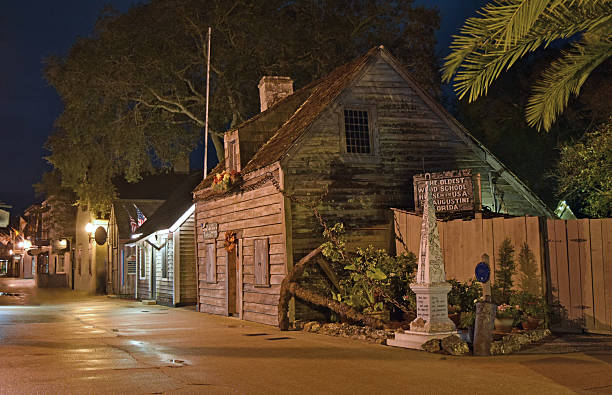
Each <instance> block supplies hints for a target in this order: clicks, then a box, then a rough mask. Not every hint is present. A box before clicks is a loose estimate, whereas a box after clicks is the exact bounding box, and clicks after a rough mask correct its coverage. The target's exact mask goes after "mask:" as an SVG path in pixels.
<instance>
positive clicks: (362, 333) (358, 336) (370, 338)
mask: <svg viewBox="0 0 612 395" xmlns="http://www.w3.org/2000/svg"><path fill="white" fill-rule="evenodd" d="M296 324H297V325H296V328H295V329H298V330H302V331H304V332H310V333H318V334H321V335H328V336H336V337H345V338H348V339H353V340H362V341H367V342H368V343H375V344H383V345H384V344H386V343H387V339H392V338H393V337H394V336H395V331H393V330H389V329H373V328H370V327H367V326H357V325H350V324H343V323H334V322H332V323H321V322H318V321H309V322H306V323H304V324H301V323H296Z"/></svg>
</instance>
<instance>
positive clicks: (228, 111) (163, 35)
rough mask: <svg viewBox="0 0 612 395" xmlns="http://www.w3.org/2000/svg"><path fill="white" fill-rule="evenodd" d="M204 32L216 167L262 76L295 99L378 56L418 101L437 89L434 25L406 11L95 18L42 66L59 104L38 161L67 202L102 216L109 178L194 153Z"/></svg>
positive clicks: (304, 7)
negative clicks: (52, 173)
mask: <svg viewBox="0 0 612 395" xmlns="http://www.w3.org/2000/svg"><path fill="white" fill-rule="evenodd" d="M208 26H211V27H212V32H213V33H212V56H211V73H212V75H211V103H210V128H211V135H212V140H213V142H214V144H215V147H216V148H217V155H218V156H219V159H221V155H222V150H221V149H219V148H220V144H221V141H222V140H221V138H222V131H224V130H226V129H227V128H228V127H231V126H234V125H236V124H238V123H239V122H241V121H244V120H246V119H248V118H249V117H250V116H252V115H254V114H255V113H256V112H257V108H258V98H259V95H258V93H257V83H258V81H259V79H260V78H261V77H262V76H264V75H288V76H290V77H292V78H293V79H294V81H295V85H296V87H298V88H299V87H300V86H303V85H305V84H307V83H309V82H311V81H312V80H314V79H316V78H319V77H321V76H322V75H324V74H325V73H327V72H329V71H330V70H331V69H332V68H334V67H335V66H338V65H339V64H342V63H344V62H346V61H348V60H349V59H351V58H354V57H356V56H359V55H360V54H362V53H364V52H365V51H366V50H367V49H369V48H370V47H373V46H375V45H379V44H383V45H385V46H387V47H388V48H389V49H390V50H391V51H392V52H393V53H394V54H395V55H396V56H398V57H399V58H400V59H401V60H402V61H403V62H404V63H405V64H406V65H407V67H408V68H409V69H410V70H412V71H413V73H414V75H415V77H416V78H417V80H419V81H420V82H421V83H422V84H423V85H424V86H425V87H426V88H427V89H429V90H430V91H432V92H434V93H436V92H437V89H438V78H437V73H436V70H435V56H434V45H435V39H434V32H435V30H436V29H437V27H438V15H437V12H436V11H434V10H430V9H426V8H423V7H414V6H413V5H412V1H403V2H397V1H392V0H375V1H368V0H353V1H348V2H347V1H341V0H323V1H315V0H297V1H292V2H286V1H280V0H268V1H265V2H264V1H258V2H251V1H246V0H236V1H225V0H153V1H151V2H150V3H148V4H141V5H137V6H135V7H134V8H132V9H131V10H130V11H128V12H127V13H126V14H117V13H115V12H113V11H112V10H107V11H106V12H105V13H104V14H103V15H102V16H101V18H100V19H99V22H98V23H97V25H96V28H95V31H94V34H93V35H92V36H91V37H88V38H81V39H79V40H78V41H77V42H76V43H75V44H74V46H73V47H72V48H71V50H70V52H69V53H68V54H67V55H66V56H64V57H51V58H49V59H48V60H47V67H46V76H47V79H48V81H49V82H50V83H51V85H53V86H54V87H55V88H56V89H57V91H58V93H59V94H60V96H61V98H62V100H63V102H64V111H63V113H62V114H61V116H60V117H59V118H58V119H57V121H56V125H55V126H56V130H55V132H54V133H53V134H52V136H51V137H50V139H49V141H48V143H47V147H48V149H49V150H50V151H51V155H50V156H49V158H48V159H49V161H50V162H51V163H52V164H53V165H54V167H55V168H56V169H58V170H59V171H60V172H61V174H62V181H63V182H64V185H66V186H68V187H70V188H72V189H73V190H74V191H75V192H76V193H77V195H78V198H79V200H81V201H89V203H90V206H91V207H92V208H94V209H98V208H100V207H103V206H105V205H108V203H109V202H110V200H111V199H112V198H113V195H114V188H113V185H112V180H113V178H115V177H117V176H124V177H125V178H127V179H128V180H130V181H136V180H138V179H139V177H140V174H142V173H143V172H146V171H151V170H153V169H154V168H160V167H169V166H170V165H172V164H173V163H174V162H175V161H176V160H177V159H178V158H180V157H181V156H185V155H187V154H188V153H189V152H190V151H191V150H192V149H193V148H194V147H195V145H196V144H197V140H198V138H199V136H200V135H201V130H202V128H203V126H204V113H205V75H206V61H207V55H206V42H207V37H206V34H207V28H208Z"/></svg>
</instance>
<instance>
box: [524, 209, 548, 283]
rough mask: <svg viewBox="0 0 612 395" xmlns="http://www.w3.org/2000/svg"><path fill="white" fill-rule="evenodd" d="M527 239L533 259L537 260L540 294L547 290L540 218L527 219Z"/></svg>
mask: <svg viewBox="0 0 612 395" xmlns="http://www.w3.org/2000/svg"><path fill="white" fill-rule="evenodd" d="M525 231H526V234H525V239H526V242H527V246H528V247H529V249H530V250H531V252H532V253H533V257H534V259H535V265H536V273H537V275H538V278H539V279H540V292H541V293H542V292H543V291H544V289H545V287H544V282H545V279H544V278H543V276H542V274H543V273H544V270H542V268H543V267H544V262H542V244H541V235H540V220H539V219H538V217H525Z"/></svg>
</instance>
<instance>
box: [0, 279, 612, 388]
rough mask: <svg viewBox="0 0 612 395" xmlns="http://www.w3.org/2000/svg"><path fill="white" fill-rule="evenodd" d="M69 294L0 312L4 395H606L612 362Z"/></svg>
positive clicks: (605, 356) (0, 376)
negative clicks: (379, 337) (405, 345)
mask: <svg viewBox="0 0 612 395" xmlns="http://www.w3.org/2000/svg"><path fill="white" fill-rule="evenodd" d="M4 285H6V284H3V283H2V282H0V291H1V290H2V289H3V286H4ZM13 288H16V289H18V288H19V287H13ZM24 289H25V288H24ZM63 291H65V290H63ZM67 292H68V294H63V295H62V299H61V302H60V303H46V304H41V305H40V306H15V305H13V306H0V348H1V350H2V353H0V393H2V394H4V393H9V394H12V393H15V394H21V393H42V394H47V393H48V394H58V393H62V394H64V393H68V394H72V393H75V394H77V393H78V394H84V393H88V394H89V393H92V394H97V393H100V394H114V393H117V394H126V393H127V394H140V393H168V394H175V393H176V394H191V393H206V394H210V393H212V394H216V393H219V394H228V393H238V394H321V393H329V394H351V395H354V394H398V393H401V394H404V393H406V394H410V393H414V394H532V393H536V394H538V395H544V394H570V393H585V394H588V393H593V394H600V393H612V361H611V360H610V356H611V354H610V352H607V353H603V354H597V355H595V354H590V353H587V352H577V353H570V354H537V353H525V354H518V355H511V356H500V357H452V356H444V355H437V354H428V353H425V352H420V351H415V350H406V349H398V348H392V347H386V346H381V345H375V344H369V343H365V342H360V341H355V340H350V339H345V338H336V337H329V336H325V335H316V334H311V333H304V332H280V331H279V330H278V329H277V328H275V327H271V326H266V325H261V324H256V323H251V322H246V321H241V320H239V319H236V318H228V317H220V316H214V315H207V314H203V313H197V312H194V311H191V310H189V309H183V308H179V309H173V308H168V307H164V306H144V305H142V304H140V303H138V302H133V301H124V300H119V299H112V298H107V297H104V296H96V297H85V296H82V295H80V296H76V295H73V296H72V297H69V296H70V294H71V293H70V291H67ZM2 298H4V297H2ZM41 300H46V301H47V302H49V301H48V300H47V299H45V298H42V299H41ZM0 303H3V299H0ZM604 351H605V350H604Z"/></svg>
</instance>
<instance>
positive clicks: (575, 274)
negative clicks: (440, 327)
mask: <svg viewBox="0 0 612 395" xmlns="http://www.w3.org/2000/svg"><path fill="white" fill-rule="evenodd" d="M394 217H395V233H396V236H397V238H396V251H397V252H398V253H400V252H403V251H405V250H408V251H412V252H414V253H415V254H418V250H419V242H420V230H421V217H420V216H418V215H415V214H413V213H409V212H406V211H403V210H397V209H395V210H394ZM438 230H439V232H440V244H441V246H442V252H443V254H444V263H445V267H446V277H447V278H455V279H457V280H460V281H465V280H468V279H473V278H474V267H475V265H476V264H477V263H478V262H480V261H481V260H482V256H483V254H487V255H488V256H489V262H490V265H491V269H492V272H493V273H492V276H491V277H492V281H495V275H494V272H495V269H496V268H497V266H498V260H499V256H498V250H499V247H500V244H501V243H502V242H503V241H504V240H505V239H510V241H511V243H512V245H513V246H514V250H515V261H518V254H519V251H520V249H521V248H522V247H523V245H524V244H526V245H527V246H528V247H529V249H530V250H531V252H532V253H533V256H534V260H535V263H536V272H537V274H536V275H537V276H538V277H539V280H540V283H541V284H542V290H543V292H544V293H545V294H546V295H547V296H548V298H549V302H550V303H551V304H552V305H555V306H557V307H558V308H557V314H556V315H557V320H556V321H555V322H554V323H553V327H554V329H558V330H567V331H572V330H582V329H584V330H587V331H591V332H599V333H610V334H612V219H597V220H589V219H584V220H569V221H564V220H552V219H544V218H538V217H512V218H492V219H484V218H482V217H479V216H477V217H476V218H475V219H473V220H460V219H459V220H452V221H446V222H442V221H438ZM520 275H521V273H520V271H519V272H518V273H517V276H516V277H515V284H516V283H517V282H518V278H519V276H520Z"/></svg>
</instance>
